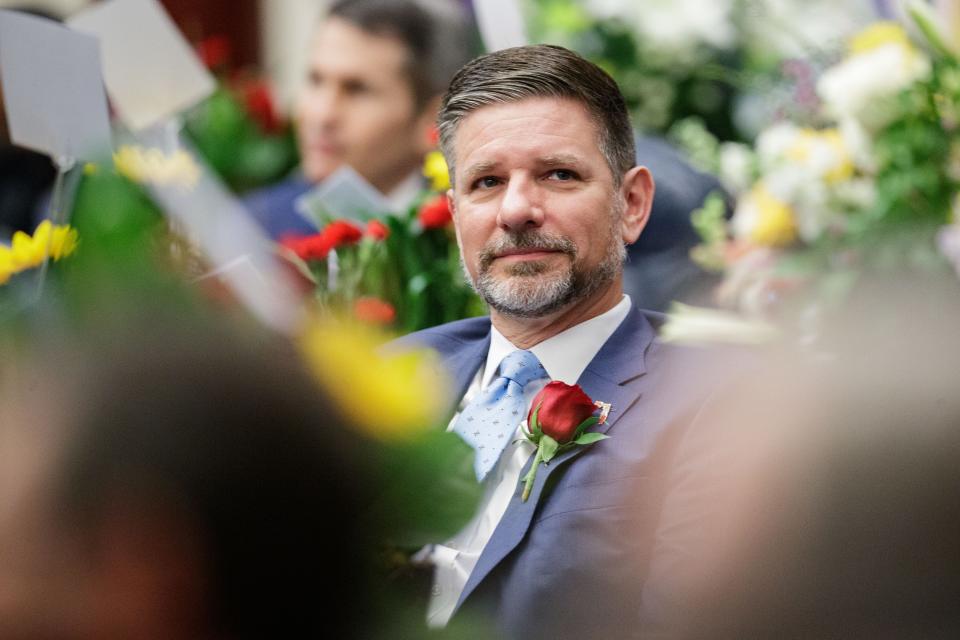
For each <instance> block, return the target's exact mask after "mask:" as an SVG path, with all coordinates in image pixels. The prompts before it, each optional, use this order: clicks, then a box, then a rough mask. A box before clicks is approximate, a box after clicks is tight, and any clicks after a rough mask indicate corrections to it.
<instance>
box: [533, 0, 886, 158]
mask: <svg viewBox="0 0 960 640" xmlns="http://www.w3.org/2000/svg"><path fill="white" fill-rule="evenodd" d="M862 5H863V6H860V5H855V6H851V5H850V3H837V2H833V1H830V0H807V1H806V2H803V1H800V0H681V1H677V0H651V1H649V2H635V1H633V0H592V1H591V2H585V1H583V0H527V5H526V6H527V9H528V11H527V14H528V16H529V18H530V24H531V27H532V29H531V31H532V34H531V35H532V36H533V38H534V39H535V40H536V41H540V42H553V43H557V44H562V45H564V46H567V47H569V48H571V49H574V50H576V51H578V52H580V53H581V54H582V55H584V56H586V57H587V58H589V59H590V60H592V61H594V62H596V63H597V64H599V65H600V66H601V67H603V68H604V69H606V70H607V71H608V72H609V73H610V74H611V75H612V76H613V77H614V79H616V80H617V82H618V84H619V85H620V87H621V89H622V90H623V92H624V96H625V98H626V100H627V104H628V107H629V108H630V111H631V117H632V120H633V122H634V124H635V125H636V126H637V127H638V128H639V129H640V130H641V131H642V132H644V133H648V134H649V133H661V134H665V133H667V132H668V131H670V130H671V128H673V127H674V126H675V125H676V123H678V122H681V123H682V122H684V121H685V120H687V119H693V120H694V121H695V122H697V123H698V124H699V126H701V127H705V128H706V129H707V131H709V132H710V133H711V134H712V135H713V136H715V137H717V138H719V139H720V140H750V139H752V138H753V136H754V135H755V134H756V132H757V131H758V130H759V128H761V127H762V126H763V125H765V124H766V123H768V122H769V121H770V120H772V119H773V118H775V117H777V116H778V115H779V116H783V115H793V114H798V113H799V114H805V113H808V112H810V111H811V110H812V109H815V108H816V106H817V98H816V95H815V92H814V91H813V85H812V78H813V77H814V76H815V75H816V72H817V70H818V69H819V67H820V65H821V60H822V58H823V57H824V56H826V55H829V54H830V53H831V52H832V51H833V50H835V49H836V48H837V47H838V46H839V43H840V42H841V41H842V39H843V37H844V36H845V35H846V34H848V33H849V32H850V31H851V30H853V29H854V28H856V26H857V25H859V24H862V23H863V22H864V21H866V20H867V14H868V10H869V7H868V6H867V5H868V3H865V2H864V3H862Z"/></svg>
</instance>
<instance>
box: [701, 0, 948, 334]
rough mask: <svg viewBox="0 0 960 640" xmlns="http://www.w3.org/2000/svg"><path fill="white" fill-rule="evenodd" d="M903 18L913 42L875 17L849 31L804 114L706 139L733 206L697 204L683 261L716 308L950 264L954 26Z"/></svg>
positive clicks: (829, 292)
mask: <svg viewBox="0 0 960 640" xmlns="http://www.w3.org/2000/svg"><path fill="white" fill-rule="evenodd" d="M911 16H912V18H913V24H914V25H915V26H916V27H917V29H916V32H917V37H915V38H912V39H911V37H910V35H909V34H908V31H907V28H905V27H904V26H903V25H901V24H900V23H897V22H893V21H883V22H877V23H874V24H872V25H870V26H868V27H867V28H865V29H863V30H862V31H861V32H859V33H858V34H856V35H855V36H854V37H852V38H851V39H850V41H849V46H848V50H847V54H846V56H845V57H844V58H843V59H842V60H840V61H839V62H838V63H836V64H835V65H833V66H831V67H829V68H827V69H826V70H825V71H824V72H823V74H822V75H821V76H820V78H819V81H818V82H817V84H816V87H817V92H818V95H819V99H820V101H821V106H820V108H819V109H818V110H817V111H816V112H815V113H814V114H813V116H812V117H811V119H810V120H809V121H808V122H805V123H802V124H800V123H794V122H791V121H781V122H778V123H775V124H773V125H771V126H769V127H767V128H766V129H764V130H763V131H762V132H761V133H760V135H759V136H758V138H757V141H756V144H755V145H754V146H753V147H748V146H746V145H740V144H736V143H722V144H716V145H715V151H716V152H715V154H714V157H713V163H714V164H713V168H714V169H716V170H717V171H718V172H719V173H720V175H721V177H722V178H723V179H724V182H725V183H726V186H727V187H728V188H730V189H731V190H732V191H733V192H735V193H739V201H738V204H737V206H736V209H735V211H734V215H733V218H732V220H730V221H729V223H728V222H726V221H725V220H724V218H723V203H722V202H721V201H720V199H719V196H713V197H711V198H710V199H708V201H707V202H706V203H705V206H704V207H703V208H702V209H701V210H699V211H697V212H695V214H694V226H695V227H696V228H697V230H698V232H699V233H700V235H701V237H702V239H703V242H702V244H701V245H700V246H698V247H697V248H695V250H694V254H693V255H694V258H695V259H696V260H697V261H698V262H700V263H701V264H703V265H704V266H707V267H708V268H712V269H715V270H721V271H723V273H724V281H723V283H722V284H721V287H720V289H719V291H718V297H719V299H720V302H721V303H722V304H724V305H725V306H728V307H733V308H739V309H740V310H744V311H746V312H748V313H750V314H753V315H761V316H762V315H770V314H771V313H772V312H774V311H776V310H779V308H780V307H781V306H782V303H783V300H784V299H785V298H787V299H791V300H802V299H804V298H806V299H810V298H812V299H814V300H817V301H819V302H826V303H828V304H830V303H831V302H834V303H838V304H839V303H841V302H842V301H843V300H844V299H845V297H846V296H847V295H848V294H849V291H850V289H851V287H853V286H854V285H855V284H856V282H857V281H858V279H859V278H860V277H861V276H862V275H864V274H867V273H881V274H882V273H895V272H900V273H902V272H917V273H937V272H942V271H943V270H944V269H945V267H946V266H947V260H946V259H945V258H947V259H949V260H950V261H952V262H953V263H954V264H955V265H956V266H957V268H958V272H960V251H958V248H960V200H958V192H960V58H958V50H957V45H956V43H957V42H958V41H960V34H948V33H947V32H946V31H944V30H943V29H944V26H943V25H944V24H946V22H945V21H942V20H938V19H937V18H936V15H935V14H934V13H933V12H932V11H931V9H930V7H929V6H928V5H925V4H923V3H914V4H913V5H911ZM938 238H939V242H938ZM938 244H939V247H940V249H941V251H938ZM944 254H946V255H944ZM788 292H790V295H789V296H787V295H786V294H787V293H788Z"/></svg>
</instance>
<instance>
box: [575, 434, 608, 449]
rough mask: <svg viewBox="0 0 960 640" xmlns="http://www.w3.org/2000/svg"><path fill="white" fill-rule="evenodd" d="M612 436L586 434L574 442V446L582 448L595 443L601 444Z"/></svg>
mask: <svg viewBox="0 0 960 640" xmlns="http://www.w3.org/2000/svg"><path fill="white" fill-rule="evenodd" d="M609 437H610V436H608V435H606V434H605V433H585V434H583V435H582V436H580V437H579V438H577V439H576V440H574V441H573V443H574V444H579V445H581V446H586V445H588V444H593V443H594V442H600V441H601V440H606V439H607V438H609Z"/></svg>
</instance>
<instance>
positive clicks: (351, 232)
mask: <svg viewBox="0 0 960 640" xmlns="http://www.w3.org/2000/svg"><path fill="white" fill-rule="evenodd" d="M323 235H324V236H326V239H327V243H328V244H329V245H330V248H331V249H336V248H337V247H343V246H346V245H350V244H356V243H357V242H360V238H362V237H363V230H362V229H361V228H360V227H358V226H357V225H355V224H353V223H352V222H348V221H346V220H334V221H333V222H331V223H330V224H328V225H327V226H326V228H325V229H324V230H323Z"/></svg>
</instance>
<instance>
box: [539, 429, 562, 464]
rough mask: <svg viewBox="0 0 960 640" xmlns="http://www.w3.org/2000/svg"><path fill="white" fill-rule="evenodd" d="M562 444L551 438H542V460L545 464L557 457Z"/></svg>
mask: <svg viewBox="0 0 960 640" xmlns="http://www.w3.org/2000/svg"><path fill="white" fill-rule="evenodd" d="M559 448H560V444H559V443H558V442H557V441H556V440H554V439H553V438H551V437H550V436H546V435H545V436H543V437H542V438H540V459H541V460H543V461H544V462H550V461H551V460H553V457H554V456H555V455H557V449H559Z"/></svg>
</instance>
